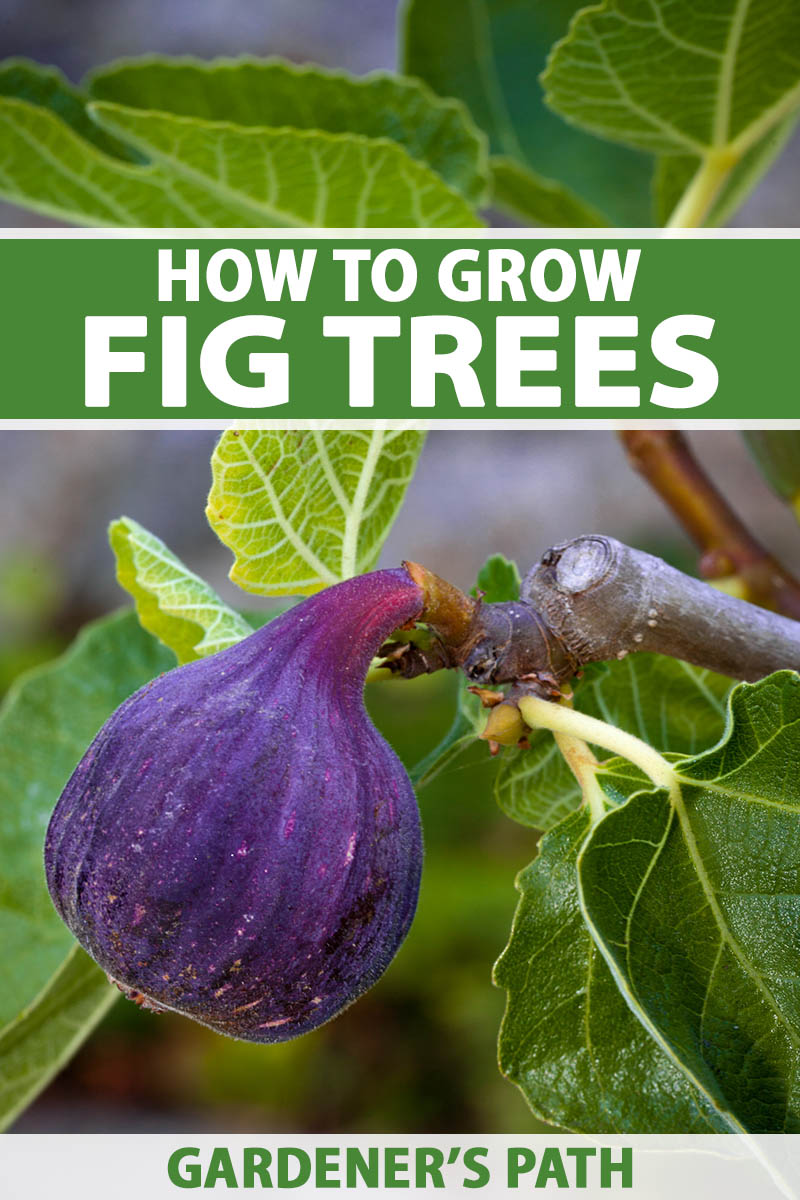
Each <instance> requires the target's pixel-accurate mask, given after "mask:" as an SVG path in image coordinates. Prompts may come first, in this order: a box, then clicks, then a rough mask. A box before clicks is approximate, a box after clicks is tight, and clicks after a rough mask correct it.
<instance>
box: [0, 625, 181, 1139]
mask: <svg viewBox="0 0 800 1200" xmlns="http://www.w3.org/2000/svg"><path fill="white" fill-rule="evenodd" d="M174 665H175V657H174V655H172V654H171V653H170V652H169V651H168V650H166V649H164V648H163V647H162V646H160V645H159V643H158V642H157V641H156V640H155V639H154V638H152V637H151V636H150V634H148V633H146V632H145V631H144V630H143V629H142V628H141V627H140V625H139V623H138V622H137V620H136V616H135V614H134V613H133V612H124V613H120V614H115V615H113V616H111V617H107V618H105V619H103V620H101V621H97V622H95V623H94V624H92V625H89V626H87V627H86V628H85V629H84V630H83V631H82V632H81V634H80V635H79V636H78V638H77V639H76V641H75V642H74V643H73V645H72V646H71V647H70V648H69V649H68V650H67V651H66V653H64V654H63V655H61V657H60V658H57V659H55V660H53V661H52V662H49V663H46V664H45V665H44V666H41V667H37V668H36V669H34V670H33V671H30V672H28V673H27V674H26V675H22V676H20V677H19V679H18V680H17V681H16V682H15V683H14V685H13V686H12V688H11V690H10V691H9V693H8V695H7V696H6V698H5V700H4V702H3V705H2V708H0V756H1V757H2V761H3V772H2V776H0V804H1V806H2V810H3V822H2V826H0V865H1V866H2V880H3V882H2V887H0V945H2V947H3V954H4V964H5V966H4V970H3V987H2V990H0V1030H2V1034H0V1090H2V1088H3V1087H4V1086H5V1087H6V1089H7V1097H6V1101H5V1107H4V1108H3V1107H0V1114H3V1113H4V1114H5V1116H6V1118H8V1114H9V1113H11V1114H12V1115H13V1113H14V1112H16V1111H18V1109H19V1108H20V1107H21V1105H22V1102H23V1101H22V1097H23V1096H24V1097H27V1098H28V1099H30V1098H31V1097H32V1096H33V1095H34V1094H35V1093H36V1092H37V1091H38V1090H39V1089H40V1088H41V1087H42V1086H44V1084H45V1083H46V1082H47V1080H48V1079H49V1078H50V1076H51V1075H52V1073H53V1071H54V1070H55V1069H56V1068H57V1066H58V1065H60V1064H61V1063H62V1062H63V1061H64V1058H65V1056H66V1055H67V1054H68V1053H69V1052H71V1049H72V1048H74V1047H76V1046H77V1044H78V1042H79V1041H80V1040H81V1037H82V1036H83V1033H88V1031H89V1029H90V1028H91V1026H92V1024H93V1022H94V1020H95V1019H96V1018H97V1017H99V1016H100V1015H102V1012H103V1011H105V1007H106V1006H107V1005H108V1003H109V998H108V997H109V991H110V989H109V988H108V987H107V986H106V987H100V986H99V983H98V981H97V976H92V973H91V971H89V969H88V967H87V966H86V963H84V964H83V966H81V956H80V955H78V956H77V958H75V959H71V961H70V964H69V965H67V959H69V958H70V956H71V955H72V954H73V949H74V946H75V942H74V939H73V937H72V935H71V933H70V932H69V930H68V929H67V928H66V926H65V925H64V924H63V923H62V921H61V918H60V917H59V916H58V914H57V913H56V911H55V909H54V907H53V905H52V902H51V900H50V896H49V893H48V891H47V885H46V883H45V877H44V864H43V847H44V836H45V831H46V828H47V823H48V821H49V819H50V814H51V812H52V810H53V808H54V807H55V804H56V801H57V800H58V797H59V795H60V794H61V791H62V789H63V787H64V785H65V784H66V782H67V780H68V779H69V776H70V775H71V773H72V771H73V769H74V767H75V766H76V765H77V763H78V761H79V760H80V758H81V756H82V754H83V753H84V751H85V750H86V747H87V746H88V744H89V742H90V741H91V739H92V738H93V737H94V735H95V734H96V733H97V731H98V729H99V728H100V726H101V725H102V724H103V722H104V721H105V720H106V719H107V718H108V717H109V716H110V715H111V713H112V712H113V711H114V709H115V708H117V707H118V706H119V705H120V704H121V703H122V701H123V700H125V699H126V698H127V697H128V696H129V695H131V693H132V692H134V691H136V690H137V688H139V687H142V686H143V685H144V684H145V683H147V682H148V680H150V679H152V678H153V676H154V675H157V674H159V673H160V672H162V671H166V670H169V669H170V668H171V667H173V666H174ZM87 961H88V960H87ZM93 979H94V982H92V980H93ZM62 985H63V990H62ZM90 996H94V1001H91V1000H90V999H89V997H90ZM95 1004H96V1007H95ZM17 1022H20V1024H19V1025H18V1026H16V1029H17V1031H16V1033H15V1032H14V1028H15V1023H17ZM70 1026H71V1027H72V1028H71V1029H70ZM81 1031H83V1033H82V1032H81ZM6 1035H8V1038H7V1037H6ZM31 1039H32V1040H31ZM26 1045H27V1046H29V1047H30V1051H29V1052H28V1051H27V1050H25V1048H24V1047H25V1046H26ZM48 1046H49V1047H50V1050H49V1051H48V1049H47V1047H48ZM6 1050H7V1051H8V1053H9V1055H10V1056H11V1057H10V1059H9V1062H6V1060H5V1058H4V1056H3V1053H4V1052H5V1051H6ZM28 1053H29V1057H28V1058H27V1059H26V1057H25V1055H26V1054H28ZM48 1054H50V1055H51V1057H50V1058H48ZM26 1062H27V1066H26V1065H25V1064H26ZM53 1063H55V1064H56V1065H55V1066H53ZM51 1068H52V1069H51ZM0 1120H2V1115H0Z"/></svg>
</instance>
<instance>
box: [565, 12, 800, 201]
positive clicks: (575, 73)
mask: <svg viewBox="0 0 800 1200" xmlns="http://www.w3.org/2000/svg"><path fill="white" fill-rule="evenodd" d="M798 47H800V8H798V6H797V4H796V3H795V0H719V2H718V3H717V4H716V6H715V7H714V9H713V11H708V10H707V9H704V8H702V7H698V6H697V5H696V4H694V3H692V0H669V3H667V2H666V0H603V3H601V4H598V5H596V6H594V7H591V8H586V9H584V10H583V11H582V12H580V13H579V14H578V15H577V16H576V18H575V20H574V21H573V23H572V25H571V26H570V30H569V33H568V34H567V36H566V37H564V38H563V40H562V41H561V42H559V43H558V45H557V46H556V47H555V48H554V50H553V53H552V55H551V56H550V59H549V61H548V65H547V69H546V71H545V73H544V75H543V76H542V82H543V84H544V87H545V98H546V100H547V103H548V104H549V105H550V106H551V107H552V108H553V109H554V110H555V111H556V112H558V113H560V114H561V116H562V117H565V118H566V119H567V120H568V121H570V122H572V123H574V124H576V125H578V126H580V127H581V128H583V129H587V130H590V131H591V132H592V133H595V134H598V135H599V136H601V137H604V138H608V139H610V140H611V141H613V142H617V143H620V144H623V145H626V146H630V147H634V148H636V149H639V150H645V151H649V152H650V153H652V154H660V155H670V156H680V157H681V159H682V160H683V161H682V162H675V161H673V162H672V163H671V164H668V165H667V167H666V168H664V167H663V166H662V169H661V171H660V174H659V180H658V184H657V191H658V193H659V195H658V198H657V202H658V207H659V209H660V215H662V216H663V212H664V210H665V209H666V208H667V207H669V208H670V211H671V212H672V214H673V215H674V218H675V222H676V224H701V223H703V222H704V221H706V220H710V221H718V220H720V219H721V218H722V217H724V216H725V215H726V214H727V213H728V212H729V211H731V209H732V208H733V207H735V206H736V205H737V204H738V203H740V202H741V200H742V199H743V198H744V195H745V193H746V191H747V190H748V189H749V188H750V187H752V186H753V185H754V184H755V182H756V181H757V180H758V178H759V177H760V175H761V174H762V172H763V170H764V169H766V166H768V165H769V162H770V161H771V156H772V155H773V154H774V153H775V152H776V146H775V144H774V143H773V142H771V141H770V139H771V137H772V135H773V134H776V133H777V136H778V143H779V144H780V140H781V137H785V136H786V129H785V126H786V123H787V122H789V121H792V120H793V119H794V118H795V117H796V115H797V112H798V110H799V109H800V50H798ZM782 127H784V130H783V133H782V134H781V133H778V131H780V130H781V128H782ZM779 144H778V146H777V148H779ZM687 158H688V159H693V160H694V165H695V171H694V172H692V173H691V175H690V174H689V171H688V169H687V162H686V160H687ZM680 176H683V178H679V177H680ZM695 180H696V181H697V182H696V195H695V196H693V197H692V203H691V204H690V205H689V207H688V208H686V209H683V208H681V209H679V207H678V202H677V201H676V198H675V197H676V193H677V191H678V184H679V183H683V184H684V188H683V195H684V197H689V195H690V192H691V191H692V190H693V189H695ZM726 189H727V194H726ZM665 198H666V199H665ZM715 204H717V205H719V208H718V211H717V213H716V215H715V214H714V213H713V208H714V205H715ZM679 214H680V215H679Z"/></svg>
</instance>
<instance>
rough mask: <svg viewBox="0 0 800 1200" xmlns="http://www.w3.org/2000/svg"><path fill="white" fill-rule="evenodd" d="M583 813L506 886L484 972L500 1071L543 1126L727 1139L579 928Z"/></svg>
mask: <svg viewBox="0 0 800 1200" xmlns="http://www.w3.org/2000/svg"><path fill="white" fill-rule="evenodd" d="M589 828H590V821H589V816H588V814H587V812H586V811H585V810H583V809H582V810H580V811H578V812H575V813H573V814H572V815H571V816H569V817H567V818H566V819H565V820H564V821H562V822H561V823H560V824H559V825H558V826H557V827H556V828H555V829H553V830H552V832H550V833H549V834H547V835H545V837H544V838H543V839H542V842H541V843H540V848H539V856H538V858H537V859H536V860H535V861H534V862H533V863H532V864H531V865H530V866H529V867H526V869H525V870H524V871H522V872H521V874H520V876H519V878H518V880H517V888H518V890H519V892H520V901H519V905H518V907H517V912H516V915H515V917H514V924H513V928H512V931H511V939H510V941H509V944H508V946H507V948H506V950H505V951H504V952H503V955H502V956H501V958H500V960H499V962H498V963H497V966H496V968H495V980H496V982H497V984H498V985H499V986H500V987H503V988H505V990H506V993H507V1004H506V1013H505V1016H504V1019H503V1024H502V1027H501V1030H500V1042H499V1056H500V1068H501V1070H502V1071H503V1073H504V1074H505V1075H507V1076H508V1077H509V1079H511V1080H512V1081H513V1082H514V1083H515V1084H517V1086H518V1087H519V1088H520V1090H521V1091H522V1093H523V1095H524V1096H525V1099H526V1100H527V1102H528V1104H529V1105H530V1107H531V1108H532V1109H533V1111H534V1113H535V1114H536V1115H537V1116H539V1117H541V1118H542V1119H543V1120H545V1121H549V1122H551V1123H552V1124H554V1125H559V1126H561V1127H563V1128H566V1129H571V1130H575V1131H578V1132H585V1133H595V1134H596V1133H632V1132H637V1133H641V1132H647V1133H709V1132H723V1133H724V1132H729V1131H730V1126H729V1125H728V1124H727V1123H726V1122H725V1120H724V1118H723V1117H722V1116H721V1115H720V1114H719V1113H718V1112H717V1111H715V1109H714V1107H713V1105H712V1104H710V1103H709V1101H708V1100H707V1099H706V1098H705V1097H704V1096H703V1095H702V1093H701V1091H700V1089H699V1088H697V1087H696V1086H694V1085H693V1084H692V1083H691V1082H690V1081H689V1079H688V1078H687V1077H686V1076H685V1075H684V1074H683V1072H682V1071H681V1070H680V1069H679V1068H678V1067H677V1066H676V1064H675V1063H674V1062H673V1061H672V1059H671V1058H670V1057H669V1055H668V1054H667V1053H666V1052H665V1051H664V1050H662V1049H661V1047H660V1046H659V1045H658V1044H657V1042H656V1041H655V1040H654V1039H653V1038H652V1037H651V1035H650V1034H649V1033H648V1031H647V1030H646V1029H645V1027H644V1026H643V1025H642V1024H641V1022H640V1021H639V1020H638V1019H637V1017H636V1016H635V1015H634V1013H633V1012H632V1011H631V1010H630V1008H628V1006H627V1004H626V1002H625V999H624V998H623V996H622V993H621V992H620V991H619V989H618V988H617V985H616V983H615V982H614V979H613V977H612V975H611V972H610V971H609V969H608V967H607V966H606V963H605V961H604V960H603V957H602V955H601V954H600V952H599V950H598V949H597V947H596V946H595V944H594V942H593V941H592V938H591V936H590V934H589V932H588V930H587V928H586V926H585V924H584V921H583V917H582V914H581V910H580V904H579V900H578V886H577V870H576V863H577V857H578V853H579V851H580V848H581V846H582V844H583V842H584V841H585V839H586V836H587V834H588V833H589Z"/></svg>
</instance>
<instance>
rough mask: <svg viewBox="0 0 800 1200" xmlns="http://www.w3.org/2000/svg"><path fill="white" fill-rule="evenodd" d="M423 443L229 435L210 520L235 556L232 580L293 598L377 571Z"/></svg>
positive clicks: (218, 453) (359, 435)
mask: <svg viewBox="0 0 800 1200" xmlns="http://www.w3.org/2000/svg"><path fill="white" fill-rule="evenodd" d="M424 438H425V435H424V433H420V432H417V431H415V430H394V431H392V430H386V429H380V428H377V429H373V430H353V431H347V432H338V431H319V430H314V431H309V432H302V433H297V432H289V431H284V432H260V431H256V430H248V431H242V432H237V431H229V432H227V433H225V434H223V436H222V438H221V439H220V441H219V443H218V445H217V448H216V450H215V451H214V455H213V458H212V460H211V465H212V472H213V485H212V488H211V492H210V495H209V498H208V508H207V513H208V519H209V521H210V523H211V525H212V527H213V529H214V530H215V531H216V533H217V535H218V536H219V537H220V539H221V540H222V541H223V542H224V543H225V545H226V546H228V547H229V548H230V549H231V550H232V551H233V553H234V554H235V556H236V561H235V562H234V565H233V567H232V569H231V579H233V580H234V582H236V583H238V584H239V585H240V586H241V587H243V588H244V589H245V590H246V591H249V592H256V593H258V594H259V595H264V596H296V595H309V594H311V593H312V592H316V591H319V589H320V588H323V587H325V586H326V585H328V584H331V583H337V582H338V581H339V580H341V579H348V578H350V576H352V575H359V574H361V573H362V572H363V571H369V570H371V569H372V568H373V567H374V566H375V564H376V562H377V558H378V555H379V553H380V549H381V546H382V545H383V542H384V540H385V538H386V535H387V534H388V532H389V529H390V527H391V525H392V522H393V521H394V518H395V516H396V515H397V512H398V509H399V507H400V505H401V503H402V500H403V496H404V495H405V490H406V487H407V485H408V482H409V480H410V479H411V477H412V475H413V473H414V469H415V467H416V463H417V458H418V456H419V452H420V450H421V449H422V444H423V441H424Z"/></svg>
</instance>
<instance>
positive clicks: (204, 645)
mask: <svg viewBox="0 0 800 1200" xmlns="http://www.w3.org/2000/svg"><path fill="white" fill-rule="evenodd" d="M109 541H110V542H111V548H112V550H113V551H114V554H115V556H116V560H117V579H118V581H119V583H120V585H121V586H122V587H124V588H125V590H126V591H127V592H130V594H131V596H132V597H133V599H134V602H135V604H136V612H137V614H138V616H139V621H140V623H141V624H142V625H143V626H144V628H145V629H146V630H148V632H149V633H152V634H154V635H155V636H156V637H157V638H158V639H159V640H160V641H162V642H163V643H164V645H165V646H167V647H168V648H169V649H170V650H172V651H173V652H174V654H175V656H176V658H177V659H178V662H179V663H186V662H191V661H192V660H193V659H196V658H205V657H206V656H207V655H209V654H216V653H217V651H218V650H225V649H226V648H227V647H228V646H233V645H235V644H236V642H240V641H241V640H242V638H246V637H247V636H248V634H251V633H252V632H253V627H252V625H250V624H248V622H247V621H246V620H245V618H244V617H242V616H240V615H239V613H237V612H235V611H234V609H232V608H229V607H228V605H227V604H225V602H224V601H223V600H221V599H220V597H219V596H218V595H217V593H216V592H215V591H214V589H213V588H212V587H210V586H209V585H208V584H207V583H206V582H205V580H203V579H201V578H200V576H199V575H195V574H194V572H193V571H190V570H189V569H188V567H186V566H184V564H183V563H182V562H181V560H180V559H179V558H178V557H177V555H175V554H173V553H172V551H171V550H169V549H167V547H166V546H165V545H164V543H163V542H162V541H161V539H160V538H157V537H156V536H155V535H154V534H152V533H149V532H148V531H147V530H146V529H145V528H144V527H143V526H142V525H139V524H138V522H137V521H133V520H131V518H130V517H121V518H120V519H119V520H118V521H114V522H113V523H112V524H111V526H110V528H109Z"/></svg>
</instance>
